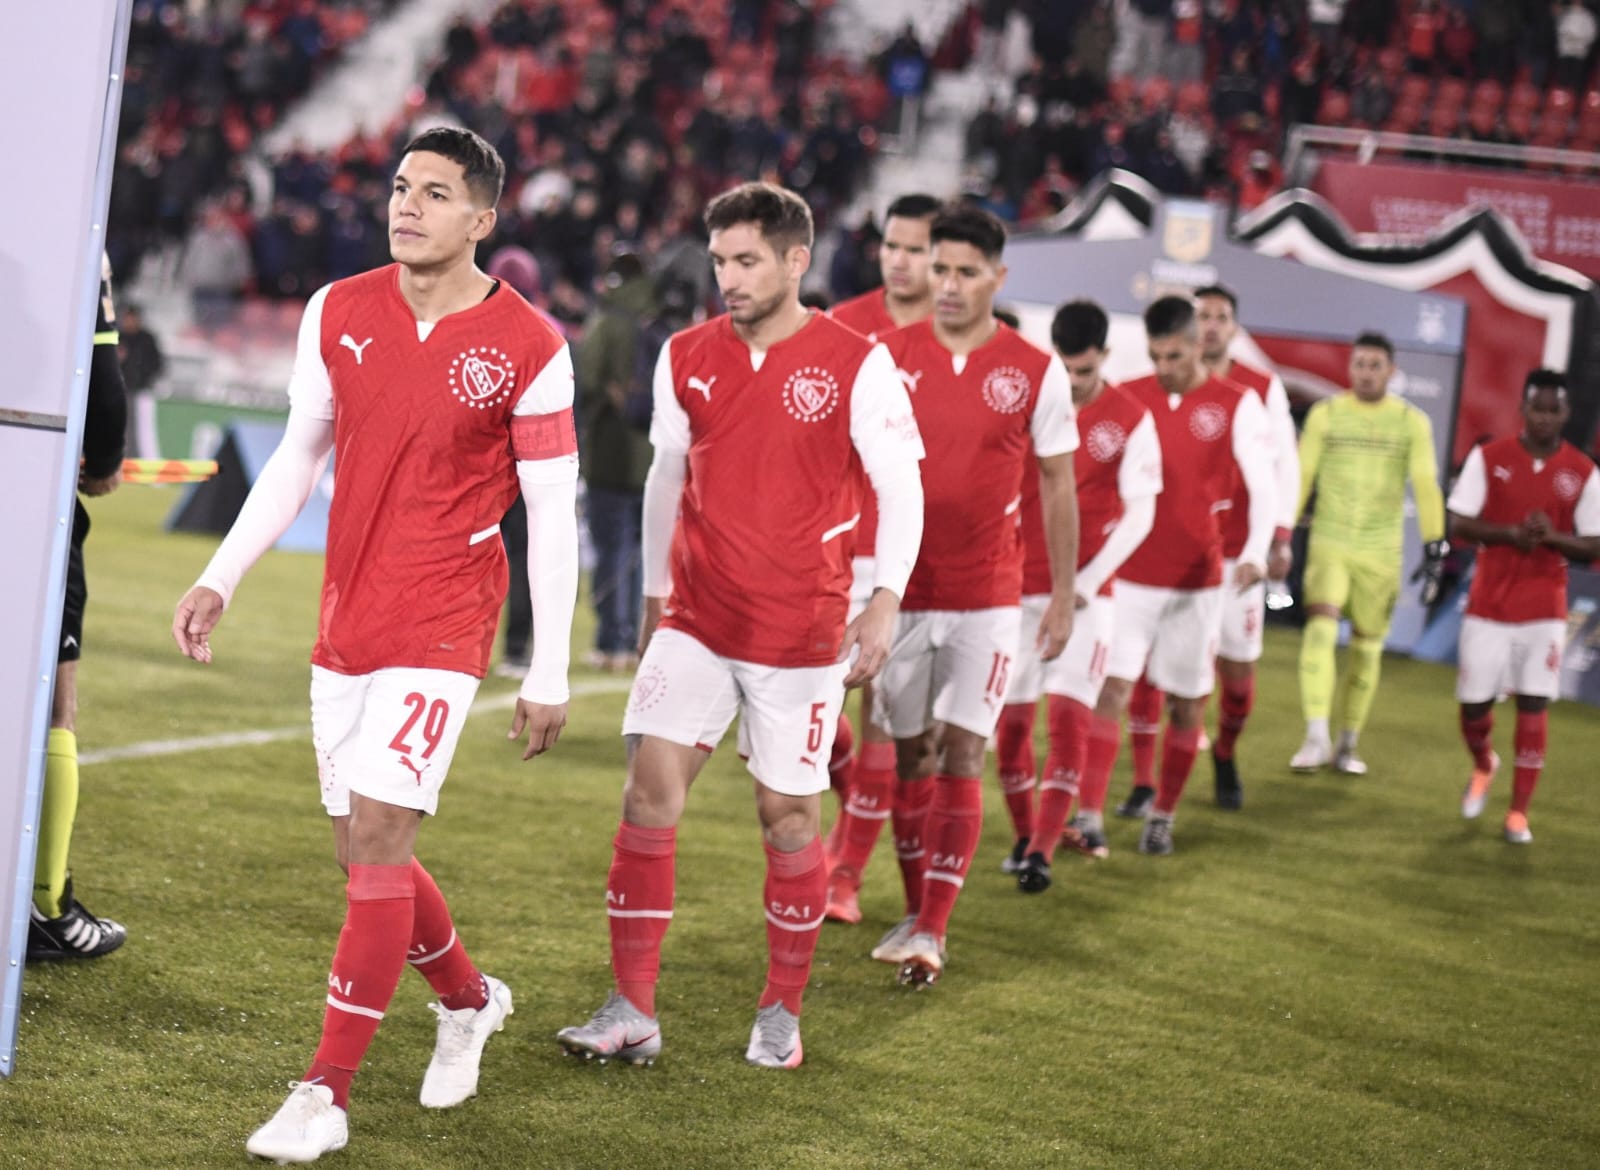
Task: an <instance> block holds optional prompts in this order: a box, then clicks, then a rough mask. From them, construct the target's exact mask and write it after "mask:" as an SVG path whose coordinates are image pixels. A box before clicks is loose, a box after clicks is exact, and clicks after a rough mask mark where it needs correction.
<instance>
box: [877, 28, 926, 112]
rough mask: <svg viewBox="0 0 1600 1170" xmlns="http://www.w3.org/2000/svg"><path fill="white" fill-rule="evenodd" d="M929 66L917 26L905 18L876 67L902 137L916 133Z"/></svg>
mask: <svg viewBox="0 0 1600 1170" xmlns="http://www.w3.org/2000/svg"><path fill="white" fill-rule="evenodd" d="M930 68H931V66H930V62H929V58H928V53H927V50H925V49H924V48H923V47H922V42H921V41H919V40H918V39H917V30H916V26H915V25H913V24H912V23H911V22H910V21H909V20H908V21H906V26H905V28H903V29H901V30H900V35H899V36H897V37H896V38H895V39H894V40H893V41H892V42H890V44H889V47H888V48H887V49H885V50H884V51H883V53H882V54H881V55H880V56H879V58H878V71H879V72H880V73H881V74H882V75H883V80H884V82H885V84H887V85H888V87H889V92H890V93H891V94H893V95H894V98H895V102H896V109H897V114H896V117H895V122H896V123H897V124H898V126H899V132H900V134H901V136H902V137H904V138H911V139H914V137H915V134H916V127H917V122H918V120H919V116H920V112H921V109H922V99H923V96H924V95H925V94H926V93H927V92H928V80H929V75H930Z"/></svg>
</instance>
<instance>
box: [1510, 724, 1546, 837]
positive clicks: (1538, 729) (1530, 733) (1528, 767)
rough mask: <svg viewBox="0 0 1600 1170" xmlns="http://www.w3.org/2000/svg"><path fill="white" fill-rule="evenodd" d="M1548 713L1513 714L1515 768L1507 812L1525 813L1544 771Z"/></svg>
mask: <svg viewBox="0 0 1600 1170" xmlns="http://www.w3.org/2000/svg"><path fill="white" fill-rule="evenodd" d="M1549 727H1550V713H1549V712H1548V711H1518V712H1517V735H1516V745H1517V768H1516V771H1515V772H1514V773H1513V774H1512V780H1511V811H1512V812H1519V813H1522V814H1523V815H1524V816H1526V815H1527V812H1528V802H1529V801H1531V800H1532V799H1533V790H1534V788H1535V787H1536V786H1537V785H1538V783H1539V773H1540V772H1542V771H1544V745H1545V738H1546V735H1547V733H1548V732H1549Z"/></svg>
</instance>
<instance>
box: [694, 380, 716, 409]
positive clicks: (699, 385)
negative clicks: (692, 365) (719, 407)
mask: <svg viewBox="0 0 1600 1170" xmlns="http://www.w3.org/2000/svg"><path fill="white" fill-rule="evenodd" d="M716 384H717V376H716V375H715V374H712V375H711V377H710V378H709V379H707V380H706V381H701V380H700V379H699V378H690V379H689V389H691V390H698V391H700V393H702V394H704V395H705V396H706V401H707V402H710V401H711V387H713V386H715V385H716Z"/></svg>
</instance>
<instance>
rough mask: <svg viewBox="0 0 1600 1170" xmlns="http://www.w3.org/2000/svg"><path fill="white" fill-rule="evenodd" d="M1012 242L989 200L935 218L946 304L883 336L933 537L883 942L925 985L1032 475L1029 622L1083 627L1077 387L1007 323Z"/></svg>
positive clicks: (1011, 613)
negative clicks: (1040, 604) (901, 389)
mask: <svg viewBox="0 0 1600 1170" xmlns="http://www.w3.org/2000/svg"><path fill="white" fill-rule="evenodd" d="M1005 238H1006V236H1005V228H1004V226H1003V225H1002V224H1001V223H1000V221H999V220H998V219H996V218H995V217H994V216H992V215H990V214H989V213H988V212H986V211H982V210H979V209H977V208H970V207H962V208H954V209H951V210H949V211H945V212H941V213H940V215H939V216H938V217H937V218H936V219H935V220H934V221H933V228H932V239H933V263H932V274H933V288H934V295H935V306H934V315H933V317H932V318H931V319H930V320H928V321H924V322H921V323H920V324H917V325H910V326H907V327H906V328H905V329H901V330H898V331H896V332H895V333H892V334H890V336H889V338H888V342H887V344H888V346H889V351H890V353H891V354H893V355H894V358H895V364H896V365H897V366H898V367H899V368H900V373H901V377H902V379H903V380H904V381H905V382H906V383H907V384H908V385H913V386H915V387H916V390H915V391H914V392H913V394H912V396H911V403H912V407H913V408H914V409H915V411H916V414H917V424H918V427H919V428H920V429H921V431H922V436H923V442H924V443H925V444H926V445H927V450H928V467H929V474H928V476H927V478H926V481H925V484H924V492H925V496H926V516H925V520H924V528H923V541H922V551H921V554H920V555H919V557H918V560H917V567H916V570H915V571H914V572H913V573H912V575H911V580H910V583H909V584H908V585H907V587H906V594H905V601H904V605H903V606H902V609H903V612H902V614H901V616H900V624H899V627H898V629H897V630H896V632H895V640H894V648H893V649H892V650H891V651H890V654H889V661H888V663H887V664H886V665H885V666H884V670H883V677H882V680H881V682H880V685H879V691H878V704H877V714H878V717H879V719H880V720H881V721H882V724H883V726H884V727H885V728H887V730H888V731H889V732H890V734H892V735H893V736H894V737H895V748H896V768H897V771H898V774H899V779H900V784H899V791H898V792H897V793H896V797H895V806H894V814H893V822H894V835H895V852H896V854H897V855H898V857H899V859H900V866H901V874H902V877H903V879H904V881H905V886H906V911H907V913H906V917H905V919H904V921H902V922H901V923H899V924H898V925H897V926H895V927H894V928H893V929H892V930H890V931H889V933H888V934H886V935H885V936H884V938H883V939H882V940H881V941H880V942H879V944H878V946H877V947H876V948H874V950H873V952H872V956H873V958H875V959H879V960H881V961H883V962H888V963H894V964H896V965H897V966H898V967H899V968H900V978H901V981H902V982H908V983H915V984H926V983H932V982H934V981H935V980H937V979H938V978H939V975H940V974H941V973H942V971H943V968H944V950H945V933H946V929H947V926H948V924H949V919H950V912H951V911H952V910H953V909H954V907H955V902H956V897H957V895H958V893H959V892H960V889H961V886H962V884H963V882H964V881H965V880H966V873H967V869H968V867H969V865H970V862H971V860H972V853H973V850H974V849H975V848H976V847H977V843H978V835H979V830H980V829H981V827H982V817H983V799H982V795H983V794H982V776H983V758H984V749H985V743H986V741H987V739H988V737H989V735H990V734H991V733H992V732H993V731H994V729H995V724H996V722H997V720H998V719H999V717H1000V708H1001V706H1002V704H1003V703H1004V701H1005V695H1006V683H1007V676H1008V674H1009V672H1010V668H1011V660H1012V658H1013V657H1014V656H1015V654H1016V650H1017V640H1018V637H1019V635H1020V633H1021V631H1022V611H1021V608H1020V606H1021V601H1022V543H1021V539H1020V537H1019V535H1018V526H1017V523H1016V521H1015V520H1014V519H1013V517H1014V516H1015V515H1016V511H1017V508H1018V507H1019V506H1020V503H1021V494H1022V481H1023V478H1024V477H1025V476H1032V475H1037V476H1038V477H1039V479H1040V497H1041V506H1042V509H1043V513H1044V529H1045V539H1046V542H1047V544H1048V546H1049V549H1050V570H1051V591H1050V600H1049V602H1048V603H1047V604H1046V606H1045V610H1044V615H1043V617H1042V618H1041V619H1040V621H1039V623H1038V625H1037V627H1036V629H1035V631H1034V636H1035V637H1036V638H1037V639H1038V641H1039V644H1040V648H1041V656H1042V657H1043V658H1044V659H1045V660H1046V661H1048V660H1050V659H1053V658H1055V657H1056V656H1057V655H1059V654H1060V653H1061V651H1062V649H1063V648H1064V647H1065V646H1066V644H1067V638H1068V636H1069V635H1070V634H1071V632H1072V618H1073V606H1074V600H1075V596H1076V595H1075V592H1074V589H1075V586H1074V577H1075V571H1076V568H1077V545H1078V541H1077V504H1076V500H1075V493H1074V490H1073V471H1072V452H1073V450H1074V449H1076V447H1077V446H1078V433H1077V429H1076V428H1075V426H1074V425H1073V411H1072V391H1071V388H1070V386H1069V385H1068V382H1067V374H1066V371H1065V370H1064V369H1062V366H1061V359H1060V358H1058V357H1056V356H1055V355H1054V354H1052V353H1048V352H1046V351H1045V350H1042V349H1040V348H1039V347H1037V346H1035V345H1033V344H1032V343H1031V342H1029V341H1027V340H1025V339H1024V338H1023V337H1022V335H1021V334H1019V333H1017V332H1016V331H1015V330H1014V329H1012V328H1010V327H1009V326H1007V325H1004V324H1002V323H1000V322H999V321H997V320H996V319H995V316H994V298H995V294H996V293H997V292H998V291H999V289H1000V286H1001V284H1002V283H1003V282H1004V281H1005V274H1006V269H1005V265H1004V264H1003V263H1002V262H1001V254H1002V252H1003V251H1004V248H1005ZM885 523H887V520H885ZM880 531H881V526H880ZM936 724H937V725H938V728H937V731H936V732H935V735H936V742H935V743H934V745H933V746H934V748H935V750H934V751H933V752H931V753H930V752H929V751H928V743H927V737H928V735H929V733H930V730H932V729H934V727H935V725H936ZM935 772H937V776H936V777H935V775H934V773H935ZM924 810H926V811H924Z"/></svg>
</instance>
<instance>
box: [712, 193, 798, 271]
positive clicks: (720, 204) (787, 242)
mask: <svg viewBox="0 0 1600 1170" xmlns="http://www.w3.org/2000/svg"><path fill="white" fill-rule="evenodd" d="M704 220H705V225H706V231H708V232H720V231H725V230H726V229H728V228H731V227H733V226H734V225H735V224H741V223H753V224H755V225H756V227H757V228H759V229H760V231H761V238H762V239H764V240H766V241H767V243H769V244H771V245H772V250H773V251H774V252H776V253H777V254H778V255H779V256H782V255H783V254H784V253H786V252H788V251H789V249H790V248H809V247H811V242H812V239H813V237H814V233H815V229H814V227H813V226H812V222H811V208H809V207H807V206H806V201H805V200H804V199H802V198H800V196H798V195H796V194H795V193H794V192H793V191H790V190H788V189H787V188H785V187H780V186H778V185H777V184H776V183H740V184H739V185H738V186H737V187H735V188H733V189H732V190H731V191H724V192H723V193H722V194H721V195H718V196H717V197H716V198H715V199H713V200H712V201H711V202H710V203H708V204H706V211H705V216H704Z"/></svg>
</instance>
